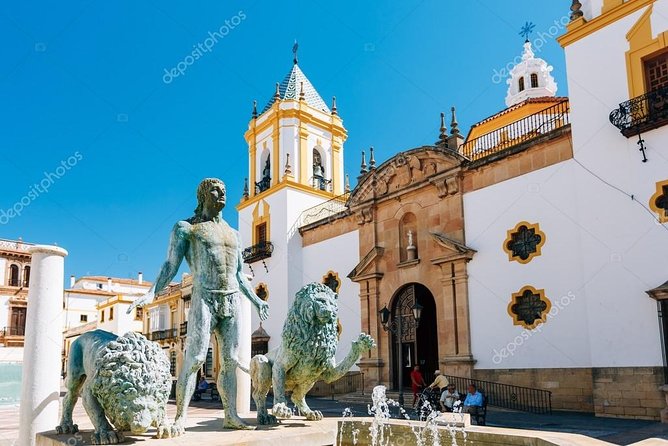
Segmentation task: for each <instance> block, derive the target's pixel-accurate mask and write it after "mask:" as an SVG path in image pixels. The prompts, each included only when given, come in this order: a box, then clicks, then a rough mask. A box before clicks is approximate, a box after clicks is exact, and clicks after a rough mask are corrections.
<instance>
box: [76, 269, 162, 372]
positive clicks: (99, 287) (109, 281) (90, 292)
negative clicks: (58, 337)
mask: <svg viewBox="0 0 668 446" xmlns="http://www.w3.org/2000/svg"><path fill="white" fill-rule="evenodd" d="M151 285H152V284H151V283H150V282H146V281H144V277H143V274H142V273H139V274H138V277H137V279H124V278H117V277H104V276H83V277H80V278H78V279H75V278H74V276H71V277H70V287H69V288H67V289H66V290H64V292H63V331H64V333H63V337H64V345H63V361H65V360H66V358H67V355H68V354H69V350H70V345H71V344H72V342H73V341H74V340H75V339H76V338H77V337H79V335H81V334H82V333H84V332H86V331H90V330H95V329H101V330H106V331H109V332H111V333H115V334H117V335H123V334H125V333H127V332H129V331H136V332H137V333H141V332H142V329H143V310H142V309H141V308H138V309H135V310H133V311H132V313H131V314H126V313H127V310H128V308H129V307H130V305H131V304H132V303H133V302H134V301H135V299H137V298H139V297H141V296H143V295H144V294H146V292H147V291H148V290H149V289H150V288H151ZM63 363H65V362H63Z"/></svg>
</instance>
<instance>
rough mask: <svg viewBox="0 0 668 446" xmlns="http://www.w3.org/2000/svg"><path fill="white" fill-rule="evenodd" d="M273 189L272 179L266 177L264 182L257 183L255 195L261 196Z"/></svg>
mask: <svg viewBox="0 0 668 446" xmlns="http://www.w3.org/2000/svg"><path fill="white" fill-rule="evenodd" d="M269 187H271V177H268V176H267V177H264V178H262V180H260V181H258V182H257V183H255V193H256V194H260V193H262V192H264V191H266V190H267V189H269Z"/></svg>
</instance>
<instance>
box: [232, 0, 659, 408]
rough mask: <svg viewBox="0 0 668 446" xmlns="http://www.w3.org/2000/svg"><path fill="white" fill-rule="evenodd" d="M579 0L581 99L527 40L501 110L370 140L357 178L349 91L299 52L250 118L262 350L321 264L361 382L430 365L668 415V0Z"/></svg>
mask: <svg viewBox="0 0 668 446" xmlns="http://www.w3.org/2000/svg"><path fill="white" fill-rule="evenodd" d="M571 11H572V16H571V22H570V24H569V25H568V29H567V32H566V33H565V35H563V36H562V37H560V39H559V41H560V44H561V45H562V46H563V47H564V50H565V54H566V61H567V66H568V79H569V92H570V95H569V97H568V98H566V97H559V96H557V88H558V86H557V85H556V83H555V81H554V78H553V77H552V74H551V72H552V67H551V66H550V65H549V64H548V63H547V62H546V61H544V60H542V59H540V58H538V57H536V55H535V54H534V52H533V49H532V45H531V43H530V42H528V41H527V42H526V43H525V45H524V48H523V51H522V61H521V62H520V63H519V64H518V65H517V66H516V67H515V68H514V69H513V70H512V72H511V76H510V77H509V79H508V93H507V96H506V108H505V109H503V110H501V111H499V112H497V113H494V114H493V115H491V116H490V117H489V118H487V119H484V120H482V121H480V122H478V123H476V124H475V125H473V126H472V127H471V129H470V130H469V132H468V134H467V135H466V136H464V135H463V134H462V131H461V130H460V129H459V125H458V123H457V117H456V115H455V111H454V109H453V110H452V111H451V113H449V114H448V116H447V119H446V117H445V116H443V115H442V116H441V126H440V134H439V135H438V139H437V141H436V142H435V143H434V144H433V145H429V146H423V147H416V148H408V149H407V150H405V151H402V152H401V153H398V154H396V155H395V156H393V157H391V158H390V159H388V160H385V161H383V162H381V163H378V162H377V161H376V159H375V156H374V153H373V150H370V151H369V153H367V154H363V155H362V163H361V166H360V173H359V176H358V177H357V183H356V185H355V186H354V188H350V186H349V180H348V177H347V176H346V175H345V174H344V171H343V155H344V147H343V145H344V142H345V139H346V130H345V128H344V126H343V121H342V119H341V117H340V116H339V114H338V110H337V109H336V101H335V99H333V100H332V103H331V106H328V105H327V104H326V103H325V101H324V100H323V99H322V98H321V96H320V95H319V94H318V92H317V90H316V89H315V88H314V87H313V85H312V84H311V82H310V81H309V80H308V79H307V78H306V76H305V75H304V73H303V72H302V71H301V68H300V67H299V64H298V63H297V61H296V60H295V62H294V64H293V67H292V69H291V70H290V72H289V73H288V75H287V76H286V77H285V79H284V80H283V82H282V83H280V84H278V85H277V86H276V90H275V93H274V95H273V97H272V99H271V100H270V101H269V102H268V104H266V106H265V107H264V108H262V109H257V108H256V110H255V111H254V113H253V116H252V117H251V121H250V123H249V127H248V130H247V132H246V141H247V143H248V154H249V174H248V178H249V180H248V182H247V188H246V192H245V193H244V197H243V198H242V200H241V202H240V203H239V205H238V206H237V209H238V211H239V230H240V233H241V236H242V239H243V240H244V242H245V248H246V249H245V251H244V261H245V262H246V264H247V271H246V272H247V273H248V274H249V275H250V276H252V278H253V279H252V283H253V285H254V286H255V287H256V291H257V292H258V295H260V296H261V297H263V298H264V299H267V300H268V302H269V303H270V305H271V316H270V318H269V320H268V321H266V322H265V323H264V324H263V326H262V331H261V332H262V333H263V335H266V336H268V337H269V343H268V347H269V348H272V347H275V346H276V345H277V344H278V342H279V340H280V333H281V328H282V323H283V321H284V320H285V316H286V314H287V310H288V306H289V304H290V303H291V299H293V297H294V294H295V293H296V291H297V290H298V289H299V288H300V287H301V286H303V285H304V284H305V283H308V282H313V281H319V282H323V283H326V284H327V285H328V286H331V287H332V289H334V290H336V291H337V292H338V294H339V305H340V329H341V331H340V336H341V342H342V346H343V348H342V350H344V351H343V352H339V355H341V354H343V353H345V350H346V349H347V345H349V342H351V341H352V340H353V339H354V338H355V337H356V336H357V334H358V333H359V332H360V331H364V332H367V333H369V334H371V335H372V336H373V337H374V338H375V339H376V340H377V343H378V347H377V348H376V349H374V350H371V351H369V352H368V353H367V354H365V355H364V357H363V358H362V359H361V361H360V362H359V364H358V366H359V369H360V370H361V371H362V372H363V373H364V377H365V378H364V379H365V385H366V386H373V385H376V384H385V385H388V386H390V387H392V388H397V387H399V386H401V385H407V383H408V381H407V377H408V373H409V371H410V370H411V369H412V367H413V366H414V365H419V366H420V367H421V369H422V372H423V374H424V375H425V376H426V377H427V379H429V378H430V377H429V375H431V374H433V372H434V371H435V370H436V369H440V370H442V371H443V372H445V373H446V374H447V375H450V376H455V377H462V378H475V379H479V380H485V381H490V382H495V383H503V384H510V385H515V386H524V387H527V388H534V389H542V390H548V391H550V392H552V407H553V408H555V409H565V410H579V411H588V412H593V413H596V414H597V415H601V416H622V417H634V418H645V419H659V418H660V417H661V414H660V411H661V409H662V408H665V398H664V395H663V393H662V391H661V390H660V387H661V386H663V385H664V384H665V383H666V376H665V373H664V372H665V364H666V362H665V351H666V346H667V345H668V343H667V342H666V334H665V333H664V332H665V330H666V328H668V323H666V319H664V318H663V317H662V315H665V314H666V311H668V305H667V304H666V302H668V300H667V298H668V282H666V281H667V280H668V269H667V268H666V265H668V146H667V145H666V144H665V142H666V140H667V138H668V131H667V130H666V127H664V125H665V124H666V123H668V111H666V110H668V108H665V107H664V104H665V103H666V102H665V100H664V98H667V97H668V75H666V73H668V68H666V67H668V39H666V37H665V36H666V32H667V31H668V23H666V20H665V19H664V17H668V1H667V0H655V1H650V0H633V1H630V2H622V1H621V0H620V1H617V0H598V1H597V0H590V1H582V2H579V1H578V2H573V5H572V8H571ZM446 121H447V123H446ZM435 134H436V132H435ZM366 155H368V158H367V156H366ZM416 316H419V318H416ZM254 317H255V316H254ZM254 324H255V325H256V326H258V327H259V326H260V323H259V320H257V318H256V319H254ZM263 339H265V338H263Z"/></svg>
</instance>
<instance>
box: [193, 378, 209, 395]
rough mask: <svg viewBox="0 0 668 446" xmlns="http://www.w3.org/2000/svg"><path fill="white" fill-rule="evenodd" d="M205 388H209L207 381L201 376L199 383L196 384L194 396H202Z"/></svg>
mask: <svg viewBox="0 0 668 446" xmlns="http://www.w3.org/2000/svg"><path fill="white" fill-rule="evenodd" d="M207 390H209V383H208V382H207V380H206V378H205V377H203V376H202V379H200V381H199V383H198V384H197V389H195V396H196V397H198V398H202V394H203V393H204V392H206V391H207Z"/></svg>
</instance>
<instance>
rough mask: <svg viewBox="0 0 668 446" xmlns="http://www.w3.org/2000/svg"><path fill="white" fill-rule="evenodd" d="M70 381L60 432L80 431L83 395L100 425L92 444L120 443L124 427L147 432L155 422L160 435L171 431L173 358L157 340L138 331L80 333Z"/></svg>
mask: <svg viewBox="0 0 668 446" xmlns="http://www.w3.org/2000/svg"><path fill="white" fill-rule="evenodd" d="M65 385H66V387H67V394H66V395H65V398H64V399H63V410H62V418H61V420H60V424H59V425H58V426H57V427H56V432H58V433H59V434H71V433H75V432H77V431H78V430H79V428H78V426H77V425H76V424H74V423H73V421H72V410H73V409H74V405H75V404H76V402H77V399H78V398H79V396H82V398H83V405H84V408H85V409H86V413H87V414H88V417H89V418H90V420H91V422H92V423H93V426H94V427H95V432H94V433H93V436H92V442H93V444H116V443H120V442H122V441H123V440H124V436H123V433H122V432H123V431H129V432H131V433H133V434H142V433H144V432H146V431H147V430H148V428H149V427H151V426H155V427H156V428H158V436H165V433H168V432H169V428H168V426H167V423H166V415H165V406H166V405H167V399H168V398H169V393H170V390H171V385H172V376H171V374H170V371H169V361H168V359H167V355H165V353H164V352H163V351H162V349H160V346H159V345H158V344H157V343H155V342H151V341H148V340H147V339H146V338H145V337H144V336H142V335H140V334H138V333H134V332H129V333H126V334H125V335H124V336H120V337H119V336H116V335H115V334H113V333H109V332H108V331H104V330H93V331H89V332H86V333H84V334H82V335H81V336H79V337H78V338H77V339H76V340H75V341H74V342H73V343H72V346H71V348H70V354H69V358H68V362H67V379H66V382H65ZM112 425H113V427H112ZM114 428H115V429H114Z"/></svg>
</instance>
